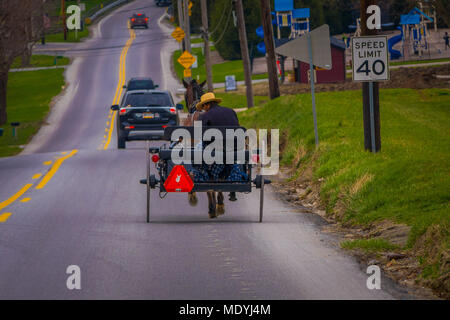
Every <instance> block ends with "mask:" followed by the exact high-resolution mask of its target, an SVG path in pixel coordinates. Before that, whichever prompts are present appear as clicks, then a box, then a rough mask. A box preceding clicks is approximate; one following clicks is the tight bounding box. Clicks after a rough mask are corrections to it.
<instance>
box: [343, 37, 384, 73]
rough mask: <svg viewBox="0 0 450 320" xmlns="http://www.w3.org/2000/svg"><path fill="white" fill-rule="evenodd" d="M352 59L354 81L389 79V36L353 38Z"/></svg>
mask: <svg viewBox="0 0 450 320" xmlns="http://www.w3.org/2000/svg"><path fill="white" fill-rule="evenodd" d="M352 61H353V72H352V74H353V81H384V80H389V58H388V41H387V37H385V36H370V37H355V38H352Z"/></svg>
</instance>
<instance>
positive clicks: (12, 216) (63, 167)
mask: <svg viewBox="0 0 450 320" xmlns="http://www.w3.org/2000/svg"><path fill="white" fill-rule="evenodd" d="M138 8H139V11H141V12H145V13H146V14H147V15H148V16H149V17H150V29H149V30H136V39H134V41H133V44H132V45H131V46H130V48H129V50H128V54H127V57H126V59H127V60H126V78H129V77H131V76H145V75H150V76H151V77H152V78H153V79H154V80H155V81H156V82H157V83H161V84H162V83H164V79H163V76H164V74H163V71H162V70H163V69H162V68H161V50H162V48H163V46H164V45H166V44H167V41H173V40H169V39H168V36H167V34H166V33H164V32H163V30H162V29H160V27H159V26H158V23H157V20H158V18H159V17H160V16H161V15H162V14H163V12H164V9H162V8H157V7H155V6H154V4H153V1H145V0H137V1H134V2H132V3H130V4H128V5H126V6H124V7H121V8H119V9H117V10H116V11H114V12H113V13H112V14H111V15H109V16H108V17H106V18H104V19H103V20H102V21H101V23H100V24H99V27H98V29H97V31H96V32H95V37H94V38H93V39H90V40H89V41H87V42H85V43H83V45H82V46H81V49H77V51H76V52H73V53H72V54H73V55H74V56H75V57H76V59H75V61H74V63H73V65H72V66H71V67H69V69H68V71H67V77H68V81H69V82H70V85H69V87H68V89H67V90H66V93H65V96H64V97H62V98H61V99H60V101H59V102H58V104H57V105H56V107H55V108H54V111H53V114H52V116H51V118H50V120H51V121H50V122H51V125H49V126H47V127H46V128H44V129H43V130H42V131H41V133H40V135H38V137H37V138H36V139H35V140H34V141H33V143H32V145H31V146H30V148H28V150H31V151H29V152H28V153H30V154H27V155H21V156H17V157H12V158H4V159H0V201H2V202H0V208H1V210H0V221H2V220H4V222H2V223H0V298H2V299H5V298H10V299H11V298H12V299H16V298H30V299H49V298H56V299H100V298H106V299H109V298H119V299H131V298H133V299H392V298H399V297H400V298H402V297H406V296H405V295H403V293H402V290H401V289H399V288H398V287H397V286H394V285H392V283H391V282H390V281H389V280H387V279H385V278H383V279H382V289H381V290H369V289H367V287H366V280H367V277H368V275H367V274H366V273H365V270H363V269H362V268H361V267H360V266H359V264H358V263H357V262H356V261H355V260H354V259H353V258H351V257H349V256H347V255H345V254H344V253H343V251H342V250H340V249H339V246H338V245H337V244H336V239H335V238H333V237H332V236H330V235H327V234H324V233H322V232H321V231H320V228H321V225H322V222H321V221H320V219H318V218H316V217H314V216H312V215H309V214H305V213H302V212H301V211H299V210H298V209H294V208H292V207H290V206H288V205H286V204H284V203H283V202H281V201H279V200H278V199H276V196H275V194H274V193H273V192H267V193H266V210H265V222H264V223H262V224H260V223H257V222H256V221H257V220H258V205H259V197H258V195H259V194H258V192H254V193H252V194H249V195H239V201H238V202H235V203H228V202H227V203H226V210H227V211H226V213H225V215H224V216H223V217H220V218H219V219H216V220H209V219H208V218H207V201H206V195H204V194H201V195H200V201H199V204H198V206H197V207H190V206H189V205H188V202H187V197H186V195H185V194H170V195H168V196H167V197H166V198H165V199H163V200H161V199H159V197H158V194H156V192H153V195H152V209H153V211H152V219H153V223H151V224H147V223H145V199H146V195H145V187H144V186H142V185H140V184H139V179H141V178H143V177H144V173H145V158H144V149H143V148H144V145H145V144H144V143H142V142H133V143H129V144H128V148H127V149H126V150H120V151H119V150H117V149H116V143H115V141H116V140H115V131H114V132H113V133H112V136H111V143H110V144H109V145H107V148H106V150H104V149H105V146H106V144H107V141H106V140H107V138H108V134H109V132H108V128H110V123H109V124H108V122H110V121H111V118H109V117H110V116H111V114H110V113H109V106H110V105H111V103H112V101H113V99H114V94H115V92H116V88H117V84H118V81H119V65H120V59H121V53H123V48H124V46H125V45H126V44H127V41H128V40H129V39H130V32H129V30H128V28H127V23H126V21H127V18H128V17H129V16H130V14H131V13H132V12H134V11H135V10H138ZM105 137H106V138H105ZM73 150H76V151H73ZM63 152H64V154H63ZM49 161H51V163H50V162H49ZM39 174H40V176H39ZM33 177H34V179H33ZM269 191H270V189H269ZM17 192H18V193H17ZM69 265H78V266H79V267H80V269H81V286H82V289H81V290H68V289H67V287H66V280H67V278H68V275H67V274H66V269H67V267H68V266H69Z"/></svg>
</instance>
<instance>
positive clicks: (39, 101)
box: [0, 69, 64, 157]
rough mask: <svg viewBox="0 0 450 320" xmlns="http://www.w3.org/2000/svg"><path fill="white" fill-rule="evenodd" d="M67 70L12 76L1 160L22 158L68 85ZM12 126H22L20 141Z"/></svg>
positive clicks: (1, 143)
mask: <svg viewBox="0 0 450 320" xmlns="http://www.w3.org/2000/svg"><path fill="white" fill-rule="evenodd" d="M63 73H64V70H62V69H53V70H40V71H28V72H17V73H10V74H9V81H8V97H7V98H8V109H7V111H8V124H7V125H3V126H1V128H3V129H4V134H3V136H2V137H0V157H7V156H13V155H15V154H18V153H19V152H20V151H21V150H22V149H21V148H20V146H21V145H25V144H26V143H28V142H29V141H30V139H31V137H32V136H33V135H34V134H35V133H36V132H37V131H38V130H39V128H40V126H41V125H42V123H43V121H44V119H45V117H46V116H47V114H48V111H49V104H50V102H51V100H52V98H53V97H54V96H56V95H58V94H59V93H60V91H61V87H62V86H63V85H64V76H63ZM11 122H20V123H21V124H20V127H19V129H18V139H17V140H16V139H14V138H13V136H12V127H11V126H10V125H9V124H10V123H11Z"/></svg>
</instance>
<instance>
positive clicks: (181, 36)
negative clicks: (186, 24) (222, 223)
mask: <svg viewBox="0 0 450 320" xmlns="http://www.w3.org/2000/svg"><path fill="white" fill-rule="evenodd" d="M172 37H173V38H175V39H176V40H177V41H178V42H181V40H183V39H184V37H185V33H184V30H183V29H181V28H180V27H177V28H176V29H175V30H174V31H173V32H172Z"/></svg>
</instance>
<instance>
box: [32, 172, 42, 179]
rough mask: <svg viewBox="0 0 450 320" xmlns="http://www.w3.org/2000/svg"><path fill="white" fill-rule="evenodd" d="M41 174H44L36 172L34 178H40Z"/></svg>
mask: <svg viewBox="0 0 450 320" xmlns="http://www.w3.org/2000/svg"><path fill="white" fill-rule="evenodd" d="M41 176H42V174H41V173H36V174H35V175H34V176H33V180H36V179H39V178H40V177H41Z"/></svg>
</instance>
